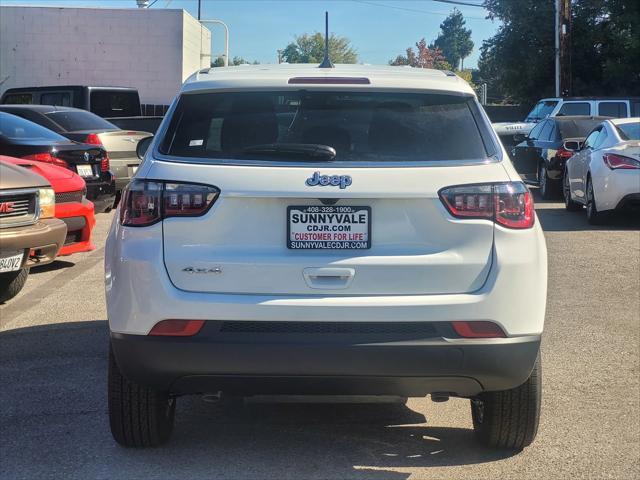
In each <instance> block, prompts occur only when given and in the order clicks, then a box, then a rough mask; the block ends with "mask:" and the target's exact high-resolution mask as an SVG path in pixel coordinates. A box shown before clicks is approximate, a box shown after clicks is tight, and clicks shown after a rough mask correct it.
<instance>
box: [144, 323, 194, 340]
mask: <svg viewBox="0 0 640 480" xmlns="http://www.w3.org/2000/svg"><path fill="white" fill-rule="evenodd" d="M204 322H205V321H204V320H162V321H160V322H158V323H156V324H155V325H154V326H153V328H152V329H151V331H150V332H149V335H152V336H163V337H191V336H193V335H195V334H197V333H198V332H199V331H200V329H201V328H202V326H203V325H204Z"/></svg>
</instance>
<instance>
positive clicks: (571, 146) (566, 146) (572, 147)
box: [562, 140, 582, 152]
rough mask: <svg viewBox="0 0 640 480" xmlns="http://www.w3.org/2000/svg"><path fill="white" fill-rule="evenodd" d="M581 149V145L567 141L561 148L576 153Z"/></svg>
mask: <svg viewBox="0 0 640 480" xmlns="http://www.w3.org/2000/svg"><path fill="white" fill-rule="evenodd" d="M581 147H582V145H581V143H580V142H579V141H577V140H567V141H566V142H564V143H563V144H562V148H564V149H565V150H568V151H570V152H578V151H580V148H581Z"/></svg>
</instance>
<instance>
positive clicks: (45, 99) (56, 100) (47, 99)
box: [40, 92, 71, 107]
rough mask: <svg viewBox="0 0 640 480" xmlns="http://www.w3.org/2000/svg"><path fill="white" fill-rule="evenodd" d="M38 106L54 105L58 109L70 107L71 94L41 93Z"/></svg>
mask: <svg viewBox="0 0 640 480" xmlns="http://www.w3.org/2000/svg"><path fill="white" fill-rule="evenodd" d="M40 105H55V106H60V107H70V106H71V93H69V92H48V93H41V94H40Z"/></svg>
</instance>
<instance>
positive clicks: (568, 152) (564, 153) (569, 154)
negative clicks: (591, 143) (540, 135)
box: [557, 147, 575, 160]
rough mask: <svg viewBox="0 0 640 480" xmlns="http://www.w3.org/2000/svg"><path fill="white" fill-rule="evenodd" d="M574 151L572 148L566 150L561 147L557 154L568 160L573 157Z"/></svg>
mask: <svg viewBox="0 0 640 480" xmlns="http://www.w3.org/2000/svg"><path fill="white" fill-rule="evenodd" d="M574 153H575V152H572V151H571V150H566V149H565V148H562V147H560V148H559V149H558V152H557V156H558V157H559V158H562V159H563V160H568V159H570V158H571V157H573V154H574Z"/></svg>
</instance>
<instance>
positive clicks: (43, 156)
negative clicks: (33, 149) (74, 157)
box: [22, 152, 69, 168]
mask: <svg viewBox="0 0 640 480" xmlns="http://www.w3.org/2000/svg"><path fill="white" fill-rule="evenodd" d="M22 158H24V159H25V160H33V161H34V162H46V163H51V164H53V165H57V166H58V167H63V168H69V164H68V163H67V162H65V161H64V160H60V159H59V158H57V157H54V156H53V155H51V152H43V153H34V154H32V155H25V156H24V157H22Z"/></svg>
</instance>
